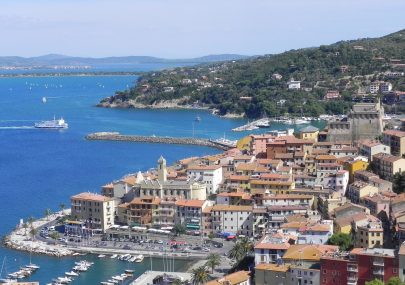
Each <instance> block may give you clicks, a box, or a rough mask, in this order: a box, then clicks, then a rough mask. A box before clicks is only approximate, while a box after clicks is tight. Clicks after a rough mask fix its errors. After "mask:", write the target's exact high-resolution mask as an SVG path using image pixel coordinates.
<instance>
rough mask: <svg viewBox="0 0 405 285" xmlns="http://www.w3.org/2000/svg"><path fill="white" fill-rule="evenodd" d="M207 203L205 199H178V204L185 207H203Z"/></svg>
mask: <svg viewBox="0 0 405 285" xmlns="http://www.w3.org/2000/svg"><path fill="white" fill-rule="evenodd" d="M204 203H205V200H196V199H193V200H178V201H176V206H183V207H194V208H201V207H202V206H203V205H204Z"/></svg>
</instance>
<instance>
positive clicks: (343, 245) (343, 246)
mask: <svg viewBox="0 0 405 285" xmlns="http://www.w3.org/2000/svg"><path fill="white" fill-rule="evenodd" d="M328 244H332V245H338V246H339V249H340V250H342V251H347V250H349V249H350V248H352V247H353V244H352V238H351V236H350V235H349V234H345V233H336V234H333V235H332V236H331V237H330V238H329V240H328Z"/></svg>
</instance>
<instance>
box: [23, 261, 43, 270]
mask: <svg viewBox="0 0 405 285" xmlns="http://www.w3.org/2000/svg"><path fill="white" fill-rule="evenodd" d="M25 267H26V268H30V269H33V270H37V269H39V268H40V267H39V266H38V265H36V264H33V263H30V264H28V265H26V266H25Z"/></svg>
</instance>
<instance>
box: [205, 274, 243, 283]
mask: <svg viewBox="0 0 405 285" xmlns="http://www.w3.org/2000/svg"><path fill="white" fill-rule="evenodd" d="M249 279H250V272H249V271H236V272H235V273H231V274H228V275H225V276H223V277H221V278H219V279H216V280H212V281H209V282H207V283H205V285H237V284H239V283H242V282H245V281H247V280H249Z"/></svg>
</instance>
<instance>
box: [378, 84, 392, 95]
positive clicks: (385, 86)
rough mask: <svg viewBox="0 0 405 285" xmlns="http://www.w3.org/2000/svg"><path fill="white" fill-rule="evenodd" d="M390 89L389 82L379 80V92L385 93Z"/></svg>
mask: <svg viewBox="0 0 405 285" xmlns="http://www.w3.org/2000/svg"><path fill="white" fill-rule="evenodd" d="M391 90H392V84H391V83H390V82H381V83H380V92H381V93H387V92H390V91H391Z"/></svg>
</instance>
